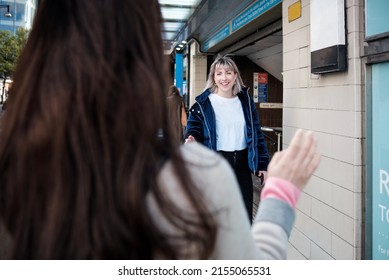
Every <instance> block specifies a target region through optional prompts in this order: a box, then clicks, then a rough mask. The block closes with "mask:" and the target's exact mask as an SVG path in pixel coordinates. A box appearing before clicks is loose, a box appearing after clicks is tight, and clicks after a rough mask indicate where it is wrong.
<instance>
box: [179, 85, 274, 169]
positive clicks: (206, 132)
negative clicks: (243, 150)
mask: <svg viewBox="0 0 389 280" xmlns="http://www.w3.org/2000/svg"><path fill="white" fill-rule="evenodd" d="M210 94H211V91H210V89H206V90H205V91H204V92H203V93H202V94H201V95H199V96H197V97H196V102H195V103H194V104H193V105H192V107H191V108H190V110H189V118H188V122H187V126H186V131H185V138H187V137H188V136H189V135H192V136H193V137H194V138H195V139H196V141H197V142H199V143H202V144H204V145H205V146H207V147H208V148H210V149H212V150H215V151H216V150H217V148H216V119H215V112H214V110H213V108H212V104H211V101H210V100H209V98H208V96H209V95H210ZM237 96H238V98H239V100H240V102H241V103H242V109H243V114H244V118H245V120H246V143H247V148H248V161H249V162H248V165H249V168H250V170H251V172H253V173H254V174H255V175H257V174H258V171H266V170H267V166H268V164H269V153H268V151H267V146H266V142H265V138H264V136H263V132H262V130H261V125H260V122H259V117H258V112H257V108H256V106H255V103H254V100H253V98H252V97H251V95H250V94H249V92H248V89H247V88H243V89H242V91H240V92H239V93H238V95H237Z"/></svg>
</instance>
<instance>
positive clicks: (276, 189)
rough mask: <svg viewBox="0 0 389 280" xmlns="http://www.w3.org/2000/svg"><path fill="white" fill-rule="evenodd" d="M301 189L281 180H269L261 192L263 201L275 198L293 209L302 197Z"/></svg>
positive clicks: (274, 178)
mask: <svg viewBox="0 0 389 280" xmlns="http://www.w3.org/2000/svg"><path fill="white" fill-rule="evenodd" d="M300 193H301V191H300V189H298V188H297V187H296V186H295V185H294V184H292V183H291V182H289V181H286V180H284V179H281V178H276V177H270V178H267V180H266V183H265V187H264V188H263V190H262V192H261V199H265V198H269V197H273V198H277V199H280V200H283V201H285V202H287V203H289V205H290V206H292V207H293V208H295V207H296V204H297V201H298V199H299V197H300Z"/></svg>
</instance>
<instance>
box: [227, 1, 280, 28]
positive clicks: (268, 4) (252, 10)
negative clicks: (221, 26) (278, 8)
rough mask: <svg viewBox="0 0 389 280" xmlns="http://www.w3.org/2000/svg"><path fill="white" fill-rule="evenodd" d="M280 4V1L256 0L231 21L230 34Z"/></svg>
mask: <svg viewBox="0 0 389 280" xmlns="http://www.w3.org/2000/svg"><path fill="white" fill-rule="evenodd" d="M279 3H281V0H258V1H255V2H254V4H252V5H251V6H250V7H248V8H247V9H246V10H244V11H243V12H242V13H241V14H240V15H238V16H237V17H236V18H235V19H233V20H232V32H234V31H236V30H238V29H239V28H241V27H242V26H244V25H246V24H247V23H249V22H250V21H252V20H253V19H255V18H257V17H259V16H260V15H262V14H263V13H264V12H266V11H268V10H270V9H271V8H273V7H274V6H275V5H277V4H279Z"/></svg>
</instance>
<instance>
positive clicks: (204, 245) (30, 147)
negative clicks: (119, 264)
mask: <svg viewBox="0 0 389 280" xmlns="http://www.w3.org/2000/svg"><path fill="white" fill-rule="evenodd" d="M160 19H161V15H160V9H159V6H158V1H156V0H142V1H138V0H99V1H91V0H57V1H41V5H40V7H39V9H38V12H37V15H36V18H35V21H34V25H33V28H32V31H31V33H30V37H29V39H28V42H27V45H26V47H25V49H24V51H23V53H22V55H21V57H20V60H19V63H18V66H17V70H16V73H15V76H14V83H13V86H12V90H11V92H10V94H9V100H8V104H7V106H8V107H7V111H6V113H5V115H4V116H3V117H2V119H1V127H0V133H1V135H0V222H1V221H2V222H3V223H4V224H5V225H6V228H7V229H8V231H9V233H10V235H11V237H12V240H13V246H12V252H11V255H10V258H16V259H151V258H154V257H155V256H157V255H158V256H162V257H164V258H170V259H174V258H185V257H186V256H185V255H183V254H182V251H183V248H181V247H180V246H186V245H185V242H178V244H182V245H177V242H172V238H173V239H174V238H180V239H184V241H187V242H192V244H193V242H194V244H196V247H197V252H198V256H196V257H198V258H207V257H209V256H210V254H211V252H212V250H213V248H214V243H215V238H216V225H215V222H214V219H213V218H212V213H210V212H209V211H208V210H207V207H206V205H205V203H204V201H203V198H202V196H201V194H200V192H199V190H198V188H196V186H195V184H194V182H193V180H192V179H191V178H190V176H189V172H188V170H187V169H186V167H185V164H184V160H183V159H182V157H181V155H180V153H179V145H178V143H177V142H176V140H174V138H173V137H171V135H172V132H171V131H170V129H169V125H168V121H167V112H166V107H165V106H166V105H165V98H166V92H165V89H166V84H165V81H166V80H168V79H166V77H165V74H164V73H166V72H168V71H165V68H164V67H165V66H164V65H165V59H164V57H163V54H162V41H161V29H160V21H161V20H160ZM167 160H169V161H170V162H171V163H172V165H173V168H174V170H175V174H176V176H177V178H178V180H179V181H180V182H181V185H182V188H183V190H184V193H185V194H186V195H187V197H188V199H189V201H190V203H191V205H190V207H192V208H193V209H192V211H195V212H194V213H195V215H193V217H188V216H186V215H184V214H183V212H182V211H179V210H178V209H177V206H176V205H175V203H174V200H172V199H171V198H169V196H168V195H166V194H164V193H163V192H162V191H161V187H160V186H159V185H158V183H157V176H158V174H159V172H160V170H161V167H162V166H163V164H164V162H166V161H167ZM150 194H153V196H154V197H155V200H156V201H157V203H158V206H159V208H160V210H161V211H162V212H163V215H165V217H166V218H167V220H168V221H170V223H171V224H172V225H174V226H175V227H176V228H177V235H176V236H167V235H166V234H165V233H163V232H162V231H161V230H160V229H159V227H158V226H157V225H155V223H154V222H153V219H152V217H150V214H149V211H148V205H147V200H146V197H147V196H149V195H150ZM173 243H174V244H175V245H173Z"/></svg>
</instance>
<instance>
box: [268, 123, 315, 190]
mask: <svg viewBox="0 0 389 280" xmlns="http://www.w3.org/2000/svg"><path fill="white" fill-rule="evenodd" d="M319 162H320V155H319V154H318V153H317V141H316V139H315V138H314V136H313V133H312V132H311V131H309V132H306V131H303V130H301V129H299V130H297V131H296V133H295V135H294V136H293V138H292V141H291V143H290V145H289V147H288V148H287V149H285V150H283V151H281V152H277V153H275V154H274V156H273V158H272V160H271V161H270V164H269V167H268V177H277V178H281V179H284V180H287V181H289V182H291V183H292V184H294V185H295V186H296V187H298V188H299V189H300V190H301V189H303V188H304V186H305V185H306V183H307V182H308V180H309V178H310V177H311V175H312V174H313V172H314V171H315V170H316V168H317V167H318V165H319Z"/></svg>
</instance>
